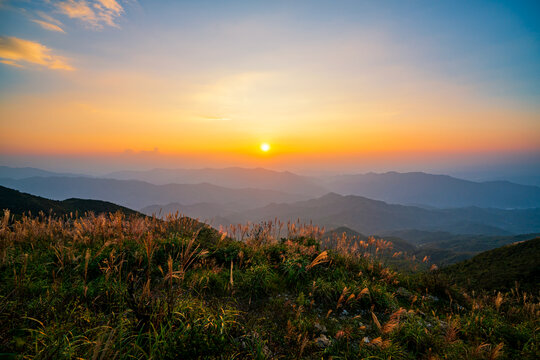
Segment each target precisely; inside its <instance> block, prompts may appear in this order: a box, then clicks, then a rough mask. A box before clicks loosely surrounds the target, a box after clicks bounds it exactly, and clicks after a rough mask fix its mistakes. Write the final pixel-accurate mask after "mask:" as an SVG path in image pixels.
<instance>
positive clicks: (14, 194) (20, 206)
mask: <svg viewBox="0 0 540 360" xmlns="http://www.w3.org/2000/svg"><path fill="white" fill-rule="evenodd" d="M4 209H9V210H10V211H11V213H12V214H17V215H21V214H23V213H26V214H28V212H31V213H32V214H33V215H38V213H39V212H40V211H42V212H43V213H45V214H49V212H50V211H52V212H53V213H54V214H56V215H69V214H70V213H73V214H75V213H76V212H78V214H79V215H83V214H84V213H86V212H94V213H109V212H117V211H121V212H123V213H124V214H126V215H134V214H138V212H136V211H133V210H131V209H128V208H126V207H123V206H119V205H116V204H113V203H110V202H107V201H100V200H87V199H67V200H64V201H56V200H50V199H46V198H43V197H40V196H34V195H31V194H26V193H22V192H19V191H17V190H13V189H9V188H6V187H4V186H0V210H4Z"/></svg>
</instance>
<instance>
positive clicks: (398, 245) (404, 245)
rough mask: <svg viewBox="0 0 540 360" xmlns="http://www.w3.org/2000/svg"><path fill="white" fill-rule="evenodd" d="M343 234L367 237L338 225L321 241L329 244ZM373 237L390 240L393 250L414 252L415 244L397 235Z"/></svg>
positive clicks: (349, 236) (357, 237)
mask: <svg viewBox="0 0 540 360" xmlns="http://www.w3.org/2000/svg"><path fill="white" fill-rule="evenodd" d="M343 234H345V236H346V238H347V239H354V240H363V241H366V240H368V239H369V237H368V236H366V235H364V234H362V233H359V232H358V231H354V230H353V229H350V228H348V227H346V226H340V227H338V228H335V229H332V230H330V231H327V232H326V233H325V234H324V236H323V239H322V240H323V243H326V244H327V245H330V243H331V242H332V241H336V239H338V238H341V237H342V236H343ZM374 237H375V238H384V239H385V240H388V241H391V242H392V244H393V250H394V251H403V252H406V253H408V254H411V255H412V254H414V252H415V251H416V246H414V245H413V244H410V243H408V242H407V241H405V240H403V239H400V238H398V237H392V236H385V237H381V236H374Z"/></svg>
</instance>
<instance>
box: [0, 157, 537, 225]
mask: <svg viewBox="0 0 540 360" xmlns="http://www.w3.org/2000/svg"><path fill="white" fill-rule="evenodd" d="M36 175H37V176H38V177H42V178H49V177H62V178H66V177H71V178H73V177H77V178H79V179H81V180H80V181H81V182H86V180H84V179H102V180H103V179H108V180H122V181H139V182H144V183H148V184H150V185H157V186H170V187H174V185H178V191H177V193H180V192H182V193H184V194H185V193H186V192H190V191H193V192H194V194H203V193H204V191H203V190H202V189H203V188H204V187H205V185H206V186H209V185H212V186H215V187H217V188H221V189H223V193H227V192H229V193H230V191H231V190H246V189H251V190H261V191H274V192H276V193H275V194H276V196H275V198H274V199H270V198H271V197H270V196H268V197H267V198H268V199H270V201H267V202H266V203H265V201H259V199H260V195H261V194H259V195H256V196H254V197H253V199H254V201H253V202H252V203H251V204H249V201H248V199H247V198H245V197H242V196H241V198H242V199H241V200H240V201H239V202H240V203H241V206H239V208H238V209H237V210H239V209H240V208H244V209H245V208H253V207H258V206H261V205H263V204H268V203H270V202H272V201H273V202H293V201H297V200H301V199H309V198H314V197H319V196H322V195H324V194H327V193H329V192H335V193H338V194H341V195H357V196H364V197H367V198H370V199H374V200H381V201H385V202H388V203H392V204H402V205H414V206H418V207H422V208H426V209H430V208H439V209H442V208H457V207H459V208H462V207H470V206H477V207H482V208H489V207H494V208H502V209H514V208H516V209H525V208H536V207H540V187H538V186H529V185H519V184H514V183H511V182H508V181H488V182H474V181H468V180H462V179H458V178H454V177H451V176H447V175H433V174H427V173H422V172H409V173H397V172H387V173H380V174H377V173H368V174H356V175H354V174H353V175H339V176H332V177H325V178H315V177H307V176H300V175H296V174H294V173H291V172H287V171H272V170H267V169H263V168H255V169H248V168H240V167H230V168H223V169H211V168H207V169H153V170H145V171H119V172H114V173H111V174H109V175H108V176H110V177H112V178H114V179H110V178H107V177H90V176H78V175H76V174H59V173H54V172H50V171H45V170H40V169H35V168H11V167H7V166H0V178H4V179H15V180H20V181H22V182H25V181H27V179H28V178H29V177H36ZM133 179H135V180H133ZM5 184H6V185H7V186H10V187H16V186H18V185H16V184H15V183H13V182H11V183H8V182H6V183H5ZM104 184H105V183H104ZM111 184H112V183H111ZM126 184H127V183H126ZM133 184H134V183H130V185H129V186H128V188H134V185H133ZM194 185H199V189H198V190H197V189H196V188H194V187H193V186H194ZM21 186H23V185H21ZM24 186H26V185H24ZM70 186H74V185H70ZM189 186H191V188H190V187H189ZM38 190H39V189H38ZM141 190H144V189H142V188H140V189H138V190H136V191H137V192H139V193H140V191H141ZM154 190H155V189H153V190H152V191H154ZM29 191H30V189H29ZM144 191H147V190H144ZM30 192H32V191H30ZM39 195H43V196H49V195H51V196H52V195H53V194H47V193H39ZM214 195H216V194H215V193H214ZM286 195H288V196H289V197H288V198H286ZM54 196H55V197H56V195H54ZM62 196H64V195H62ZM141 196H145V194H141ZM89 197H94V196H92V194H89ZM225 197H227V196H225ZM102 199H103V200H111V201H116V202H118V201H117V200H118V199H112V198H102ZM214 199H218V200H214ZM120 200H122V201H124V200H125V199H120ZM147 200H148V201H142V202H138V201H134V199H130V200H129V202H126V203H124V205H127V206H130V207H135V208H141V207H145V206H152V205H156V206H160V207H163V206H164V205H166V204H170V203H173V202H178V203H180V204H182V205H183V206H186V205H193V204H195V203H214V204H224V203H234V202H235V201H234V200H231V198H230V197H229V199H228V200H227V201H225V200H223V199H222V198H221V197H220V196H217V195H216V196H204V194H203V195H201V196H199V197H197V196H193V197H188V199H187V200H186V197H185V196H178V197H174V196H173V197H172V198H171V197H170V196H154V197H148V199H147ZM214 215H216V216H217V215H221V214H214ZM462 225H463V224H462ZM477 225H478V224H472V227H473V228H474V227H475V226H477ZM492 230H494V229H492ZM486 231H488V232H489V231H491V230H489V229H486Z"/></svg>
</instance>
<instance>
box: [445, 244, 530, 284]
mask: <svg viewBox="0 0 540 360" xmlns="http://www.w3.org/2000/svg"><path fill="white" fill-rule="evenodd" d="M442 272H443V273H444V274H446V275H448V276H449V277H450V278H451V279H452V280H453V281H456V282H458V283H460V284H463V285H465V286H467V287H469V288H471V289H487V290H509V289H511V288H513V287H515V282H516V281H518V282H519V284H520V288H521V289H522V290H525V291H529V292H530V291H532V292H537V291H538V289H539V288H540V287H539V285H540V237H537V238H535V239H532V240H528V241H523V242H519V243H516V244H512V245H506V246H503V247H500V248H497V249H494V250H490V251H485V252H483V253H481V254H478V255H476V256H475V257H473V258H472V259H469V260H466V261H463V262H460V263H457V264H454V265H452V266H449V267H447V268H444V269H443V270H442Z"/></svg>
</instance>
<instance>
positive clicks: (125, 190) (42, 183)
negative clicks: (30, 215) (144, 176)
mask: <svg viewBox="0 0 540 360" xmlns="http://www.w3.org/2000/svg"><path fill="white" fill-rule="evenodd" d="M0 185H2V186H7V187H10V188H12V189H16V190H20V191H25V192H29V193H31V194H35V195H39V196H45V197H49V198H52V199H55V200H62V199H66V198H71V197H77V198H91V199H96V200H105V201H112V202H114V203H117V204H120V205H123V206H127V207H129V208H132V209H140V208H143V207H145V206H149V205H153V204H164V203H169V202H180V203H182V204H186V205H190V204H196V203H201V202H211V203H216V204H230V205H231V206H234V208H235V209H236V210H241V209H249V208H251V207H257V206H262V205H265V204H268V203H270V202H272V201H280V202H285V201H296V200H300V199H306V197H305V196H301V195H296V194H286V193H282V192H279V191H274V190H264V189H254V188H245V189H230V188H225V187H221V186H217V185H212V184H208V183H202V184H168V185H154V184H150V183H147V182H144V181H138V180H115V179H100V178H89V177H63V176H53V177H30V178H25V179H7V178H0Z"/></svg>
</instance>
